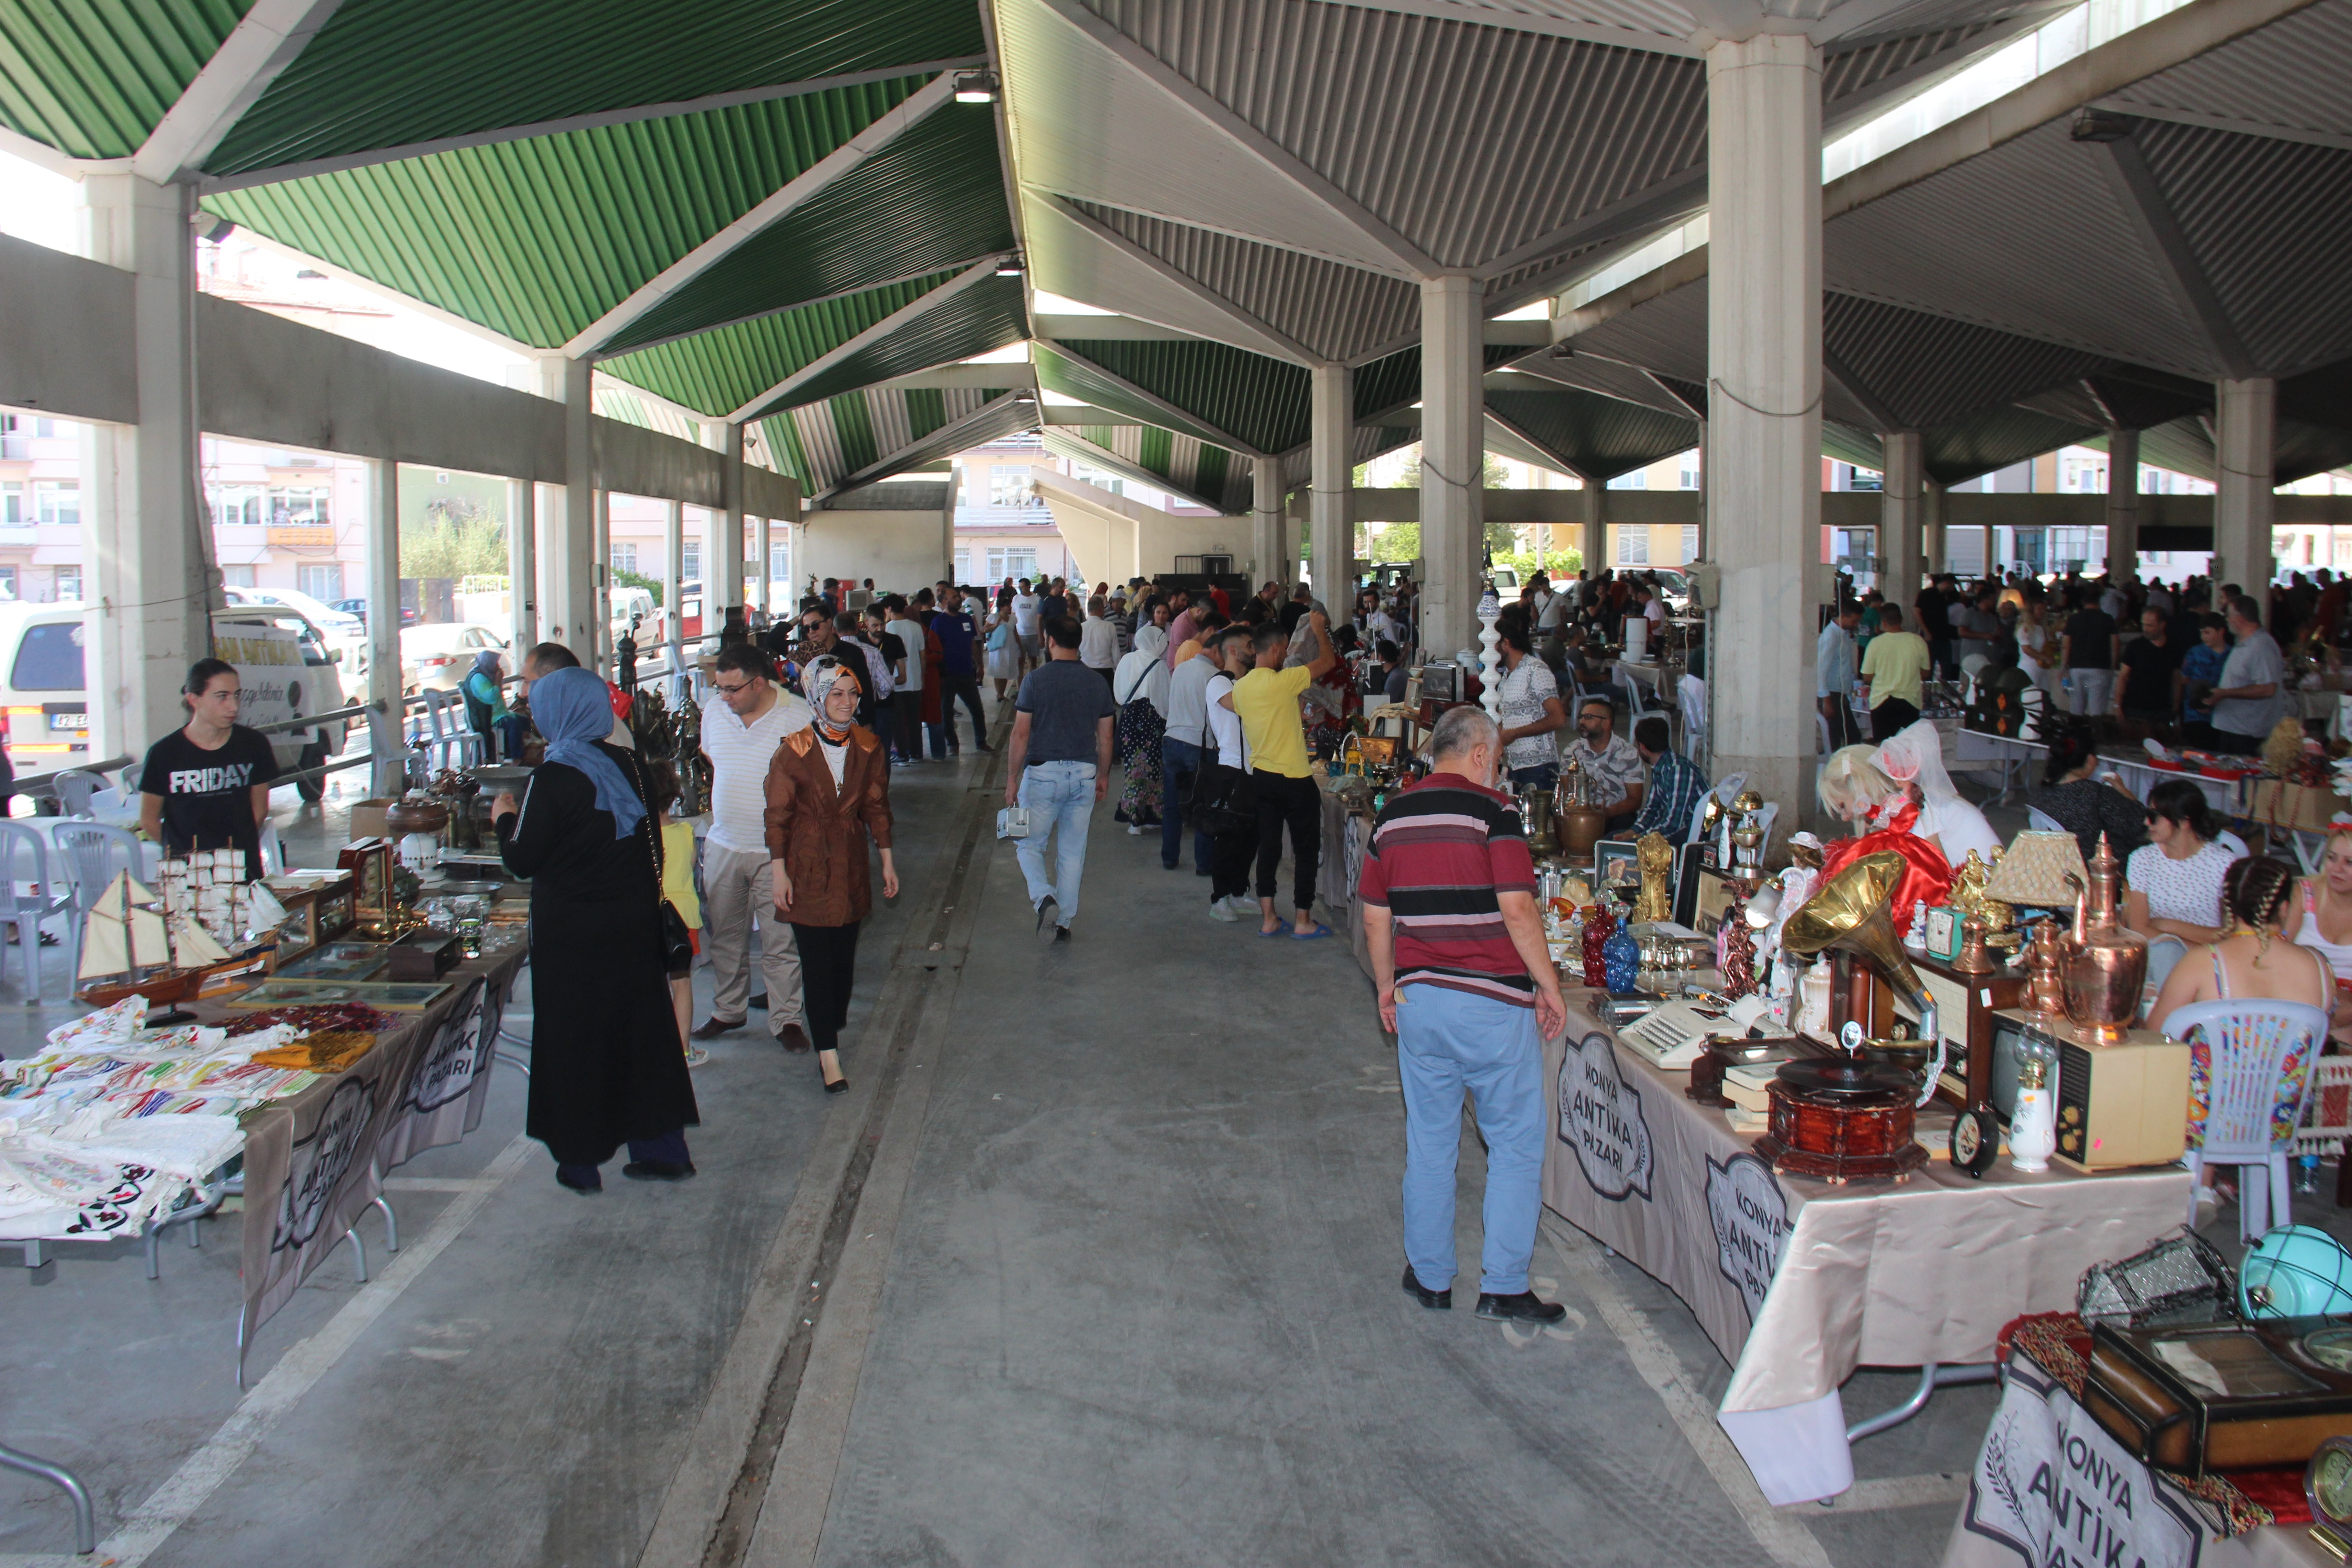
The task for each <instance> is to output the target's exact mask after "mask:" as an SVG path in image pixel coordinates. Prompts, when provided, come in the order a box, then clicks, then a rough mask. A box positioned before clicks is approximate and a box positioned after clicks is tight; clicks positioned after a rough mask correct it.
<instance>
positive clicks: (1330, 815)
mask: <svg viewBox="0 0 2352 1568" xmlns="http://www.w3.org/2000/svg"><path fill="white" fill-rule="evenodd" d="M1322 784H1323V786H1324V787H1323V792H1322V794H1323V864H1322V867H1321V868H1320V869H1319V870H1318V872H1317V873H1316V881H1317V882H1318V891H1320V892H1321V893H1322V895H1323V908H1324V909H1325V910H1326V911H1328V920H1329V922H1330V926H1331V929H1332V930H1333V931H1339V932H1343V933H1345V934H1346V936H1347V938H1348V945H1349V947H1350V948H1351V949H1352V950H1353V951H1354V952H1355V954H1356V962H1357V963H1359V964H1360V965H1361V966H1362V968H1363V971H1364V973H1367V974H1370V973H1371V972H1372V949H1371V944H1370V942H1367V941H1365V939H1364V910H1363V906H1362V905H1360V904H1359V903H1358V902H1357V901H1356V885H1357V883H1358V881H1359V880H1360V879H1361V877H1362V873H1363V869H1364V846H1365V845H1366V844H1367V843H1368V842H1369V841H1370V836H1371V831H1372V824H1371V819H1370V818H1369V817H1366V816H1359V815H1357V814H1356V813H1354V812H1352V811H1349V809H1348V803H1347V802H1346V801H1344V800H1342V799H1341V798H1340V797H1339V795H1337V794H1336V793H1335V792H1333V790H1332V789H1331V788H1330V784H1331V781H1330V780H1328V779H1326V780H1323V781H1322Z"/></svg>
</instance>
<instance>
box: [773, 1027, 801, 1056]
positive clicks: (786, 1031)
mask: <svg viewBox="0 0 2352 1568" xmlns="http://www.w3.org/2000/svg"><path fill="white" fill-rule="evenodd" d="M776 1043H777V1044H778V1045H780V1046H782V1047H784V1049H786V1050H788V1051H804V1050H807V1049H808V1048H809V1037H808V1035H807V1034H806V1033H805V1032H804V1031H803V1029H802V1028H801V1026H799V1025H798V1024H786V1025H785V1026H783V1027H782V1028H781V1029H779V1030H777V1031H776Z"/></svg>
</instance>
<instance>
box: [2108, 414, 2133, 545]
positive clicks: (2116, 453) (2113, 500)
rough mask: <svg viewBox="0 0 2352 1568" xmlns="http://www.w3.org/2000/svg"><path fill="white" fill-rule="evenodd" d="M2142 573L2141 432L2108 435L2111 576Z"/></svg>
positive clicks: (2112, 432) (2124, 431) (2110, 433)
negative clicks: (2140, 522)
mask: <svg viewBox="0 0 2352 1568" xmlns="http://www.w3.org/2000/svg"><path fill="white" fill-rule="evenodd" d="M2138 570H2139V432H2138V431H2137V430H2110V431H2108V432H2107V574H2108V575H2110V576H2113V577H2121V576H2123V574H2125V573H2126V572H2137V571H2138Z"/></svg>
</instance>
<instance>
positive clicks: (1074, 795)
mask: <svg viewBox="0 0 2352 1568" xmlns="http://www.w3.org/2000/svg"><path fill="white" fill-rule="evenodd" d="M1021 804H1022V805H1025V806H1027V807H1028V808H1029V837H1026V838H1016V839H1014V840H1013V857H1014V858H1016V859H1018V860H1019V861H1020V862H1021V875H1022V877H1023V878H1024V879H1026V880H1027V882H1028V884H1029V903H1030V906H1031V907H1032V908H1034V907H1035V906H1036V905H1038V904H1039V903H1041V902H1043V901H1044V900H1045V895H1046V894H1048V893H1051V894H1052V895H1053V896H1054V902H1055V903H1056V904H1058V905H1059V906H1061V907H1060V909H1059V910H1058V911H1057V912H1056V913H1055V916H1054V920H1055V923H1056V924H1058V925H1065V926H1066V925H1068V924H1069V923H1070V922H1071V921H1074V920H1076V919H1077V918H1078V879H1079V878H1080V877H1082V876H1083V875H1085V873H1086V868H1087V824H1088V823H1089V822H1090V821H1091V820H1092V819H1093V817H1094V814H1095V765H1094V763H1031V764H1030V765H1029V766H1028V767H1027V768H1025V769H1024V770H1023V771H1022V774H1021ZM1047 834H1051V835H1053V838H1054V875H1053V878H1052V879H1050V880H1049V879H1047V878H1046V876H1045V837H1046V835H1047Z"/></svg>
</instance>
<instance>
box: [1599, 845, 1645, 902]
mask: <svg viewBox="0 0 2352 1568" xmlns="http://www.w3.org/2000/svg"><path fill="white" fill-rule="evenodd" d="M1641 879H1642V847H1641V846H1640V845H1639V844H1636V843H1635V842H1634V841H1633V839H1631V838H1603V839H1601V840H1599V841H1598V842H1596V843H1595V844H1594V845H1593V846H1592V889H1593V891H1594V892H1596V893H1597V892H1599V891H1600V890H1601V889H1602V888H1604V887H1606V886H1608V885H1609V884H1610V883H1612V882H1639V881H1640V880H1641Z"/></svg>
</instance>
